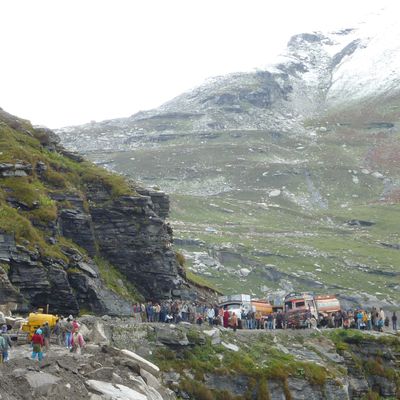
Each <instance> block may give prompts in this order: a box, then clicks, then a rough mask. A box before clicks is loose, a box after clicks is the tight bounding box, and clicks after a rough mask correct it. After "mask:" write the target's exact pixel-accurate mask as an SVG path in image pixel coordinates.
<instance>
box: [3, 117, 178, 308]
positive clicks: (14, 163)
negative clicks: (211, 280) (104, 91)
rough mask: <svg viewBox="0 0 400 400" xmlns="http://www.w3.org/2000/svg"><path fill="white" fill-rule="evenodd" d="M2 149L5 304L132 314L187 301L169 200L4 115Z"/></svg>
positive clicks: (46, 132)
mask: <svg viewBox="0 0 400 400" xmlns="http://www.w3.org/2000/svg"><path fill="white" fill-rule="evenodd" d="M0 140H1V141H4V143H8V145H7V147H6V148H5V151H3V152H2V153H1V157H0V289H1V290H0V305H1V304H2V305H4V307H7V308H8V309H15V308H16V307H17V308H18V309H19V310H22V311H28V310H31V309H32V308H37V307H46V306H49V308H50V310H51V311H52V312H59V313H68V314H77V313H78V312H79V311H80V310H82V309H84V310H90V311H94V312H98V313H108V314H111V315H129V314H130V313H131V303H132V301H135V300H138V299H139V298H143V297H144V298H148V299H155V300H159V299H162V298H167V297H171V296H172V295H173V294H175V295H178V296H180V295H182V293H183V292H181V291H179V289H180V288H181V286H182V285H183V286H184V285H185V281H184V279H183V271H182V270H181V267H180V266H179V264H178V262H177V260H176V256H175V252H174V251H173V250H172V249H171V245H172V229H171V227H170V226H169V225H168V224H166V223H165V218H166V217H167V216H168V212H169V199H168V196H166V195H165V194H164V193H163V192H159V191H156V190H150V189H145V188H140V187H137V185H134V184H132V183H128V182H127V181H124V180H123V179H122V177H120V176H112V175H111V174H110V173H108V172H106V171H104V170H102V169H99V168H97V167H95V166H94V165H93V164H90V163H88V162H86V161H84V160H83V158H82V157H80V156H77V155H74V154H71V153H69V152H67V151H65V149H63V148H62V147H61V146H60V145H59V139H58V138H57V136H56V135H55V134H54V133H53V132H51V131H50V130H48V129H46V128H36V129H35V128H32V127H31V126H30V124H29V122H28V121H24V120H20V119H18V118H16V117H14V116H12V115H10V114H7V113H5V112H3V111H1V110H0ZM134 288H136V292H134V291H133V290H134Z"/></svg>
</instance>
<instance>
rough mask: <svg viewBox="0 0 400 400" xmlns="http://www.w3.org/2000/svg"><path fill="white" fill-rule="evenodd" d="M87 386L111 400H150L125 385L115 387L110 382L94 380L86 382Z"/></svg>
mask: <svg viewBox="0 0 400 400" xmlns="http://www.w3.org/2000/svg"><path fill="white" fill-rule="evenodd" d="M86 384H87V386H88V387H89V388H90V389H92V390H95V391H96V392H99V393H102V394H104V395H106V396H107V397H106V398H107V399H109V400H148V398H147V396H146V395H144V394H141V393H139V392H137V391H136V390H133V389H131V388H128V387H127V386H124V385H119V384H117V385H113V384H112V383H110V382H103V381H96V380H93V379H90V380H88V381H86Z"/></svg>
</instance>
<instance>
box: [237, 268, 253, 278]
mask: <svg viewBox="0 0 400 400" xmlns="http://www.w3.org/2000/svg"><path fill="white" fill-rule="evenodd" d="M250 272H251V271H250V270H249V269H248V268H240V269H239V274H240V275H242V276H247V275H249V274H250Z"/></svg>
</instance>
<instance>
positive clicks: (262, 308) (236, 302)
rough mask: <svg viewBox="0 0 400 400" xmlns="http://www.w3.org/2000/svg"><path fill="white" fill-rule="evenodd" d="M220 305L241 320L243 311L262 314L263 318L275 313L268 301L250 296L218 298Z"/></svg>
mask: <svg viewBox="0 0 400 400" xmlns="http://www.w3.org/2000/svg"><path fill="white" fill-rule="evenodd" d="M218 305H219V306H220V307H223V308H224V309H227V310H228V311H229V312H230V313H233V312H234V313H235V314H236V315H237V316H238V318H239V319H240V318H241V314H242V311H244V312H245V313H246V314H247V313H248V312H251V311H253V312H255V313H257V312H258V313H260V314H261V315H262V316H263V317H265V316H267V315H269V314H271V313H272V312H273V309H272V305H271V304H270V303H269V302H268V301H267V300H261V299H253V300H252V299H251V297H250V295H249V294H234V295H228V296H220V297H218Z"/></svg>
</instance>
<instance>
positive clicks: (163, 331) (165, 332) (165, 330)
mask: <svg viewBox="0 0 400 400" xmlns="http://www.w3.org/2000/svg"><path fill="white" fill-rule="evenodd" d="M155 332H156V337H157V340H158V341H159V342H160V343H163V344H165V345H168V346H188V345H189V344H190V342H189V340H188V338H187V336H186V333H185V332H183V331H181V330H180V329H171V327H169V326H157V328H156V330H155Z"/></svg>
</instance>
